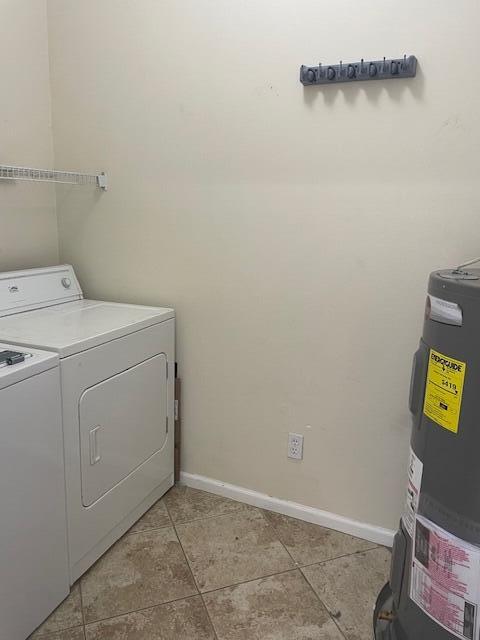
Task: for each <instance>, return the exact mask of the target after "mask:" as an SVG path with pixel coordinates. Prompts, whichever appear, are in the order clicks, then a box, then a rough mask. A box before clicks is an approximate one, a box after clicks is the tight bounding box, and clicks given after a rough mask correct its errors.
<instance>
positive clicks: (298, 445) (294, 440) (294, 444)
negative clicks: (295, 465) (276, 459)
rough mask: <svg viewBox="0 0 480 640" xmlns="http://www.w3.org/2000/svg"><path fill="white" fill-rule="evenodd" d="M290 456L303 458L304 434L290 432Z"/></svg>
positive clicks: (298, 458) (297, 458)
mask: <svg viewBox="0 0 480 640" xmlns="http://www.w3.org/2000/svg"><path fill="white" fill-rule="evenodd" d="M288 457H289V458H293V459H294V460H303V436H302V435H300V434H299V433H289V434H288Z"/></svg>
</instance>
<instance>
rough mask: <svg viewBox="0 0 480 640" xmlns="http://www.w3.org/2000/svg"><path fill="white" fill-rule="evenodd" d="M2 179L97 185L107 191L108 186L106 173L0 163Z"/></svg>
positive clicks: (0, 176)
mask: <svg viewBox="0 0 480 640" xmlns="http://www.w3.org/2000/svg"><path fill="white" fill-rule="evenodd" d="M0 179H3V180H30V181H33V182H60V183H63V184H79V185H89V184H90V185H95V186H96V187H99V188H100V189H103V190H104V191H106V189H107V186H108V181H107V174H106V173H95V174H91V173H76V172H74V171H56V170H54V169H34V168H32V167H15V166H11V165H6V164H1V165H0Z"/></svg>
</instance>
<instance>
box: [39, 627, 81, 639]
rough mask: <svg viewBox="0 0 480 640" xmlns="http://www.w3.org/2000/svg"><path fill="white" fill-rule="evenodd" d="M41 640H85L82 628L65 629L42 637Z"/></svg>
mask: <svg viewBox="0 0 480 640" xmlns="http://www.w3.org/2000/svg"><path fill="white" fill-rule="evenodd" d="M42 640H85V635H84V632H83V627H75V629H66V630H65V631H59V632H58V633H53V634H49V635H48V636H42Z"/></svg>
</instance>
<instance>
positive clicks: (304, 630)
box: [204, 570, 343, 640]
mask: <svg viewBox="0 0 480 640" xmlns="http://www.w3.org/2000/svg"><path fill="white" fill-rule="evenodd" d="M204 598H205V604H206V605H207V608H208V611H209V613H210V616H211V618H212V622H213V624H214V626H215V630H216V632H217V635H218V638H219V640H343V638H342V634H341V633H340V632H339V630H338V628H337V626H336V625H335V623H334V622H333V620H332V619H331V618H330V616H329V614H328V612H327V610H326V609H325V607H324V606H323V604H322V603H321V602H320V601H319V600H318V598H317V597H316V596H315V594H314V593H313V591H312V589H311V588H310V586H309V585H308V583H307V581H306V580H305V578H304V577H303V576H302V574H301V573H300V571H298V570H296V571H289V572H288V573H282V574H279V575H275V576H271V577H269V578H262V579H260V580H255V581H253V582H247V583H244V584H240V585H237V586H235V587H228V588H227V589H221V590H220V591H213V592H210V593H207V594H205V596H204Z"/></svg>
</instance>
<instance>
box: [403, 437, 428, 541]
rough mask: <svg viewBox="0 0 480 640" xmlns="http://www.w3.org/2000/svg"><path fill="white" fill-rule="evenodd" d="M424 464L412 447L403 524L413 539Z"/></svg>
mask: <svg viewBox="0 0 480 640" xmlns="http://www.w3.org/2000/svg"><path fill="white" fill-rule="evenodd" d="M422 475H423V462H422V461H421V460H420V458H419V457H418V456H417V455H416V454H415V451H414V450H413V449H412V447H410V457H409V459H408V482H407V495H406V500H405V509H404V512H403V524H404V525H405V529H406V530H407V531H408V534H409V536H410V537H411V538H413V532H414V530H415V516H416V515H417V510H418V500H419V498H420V488H421V486H422Z"/></svg>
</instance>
